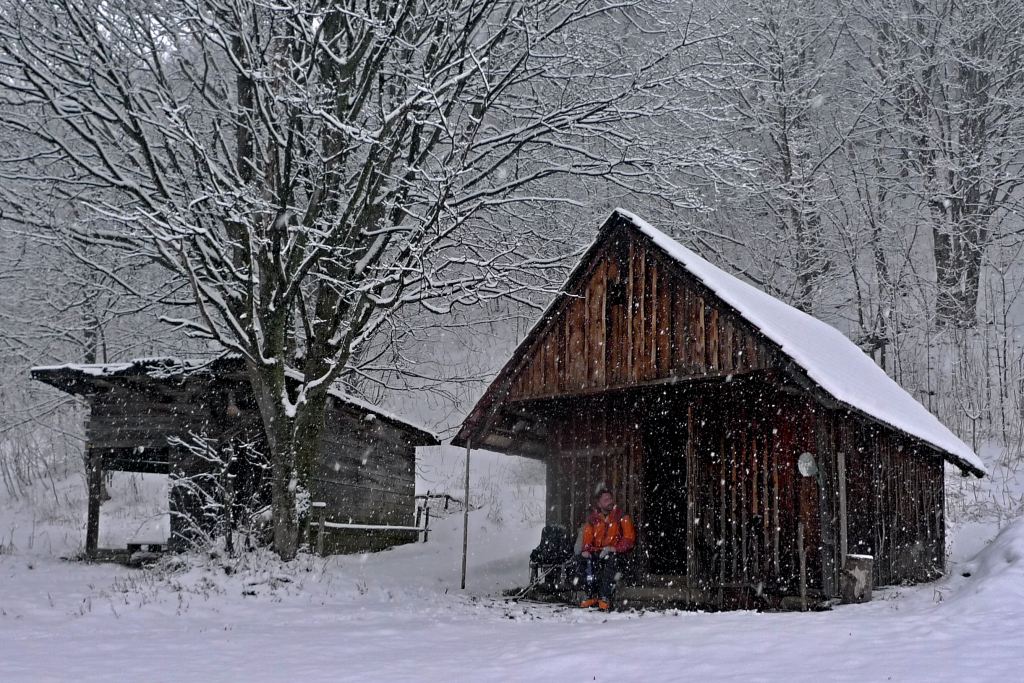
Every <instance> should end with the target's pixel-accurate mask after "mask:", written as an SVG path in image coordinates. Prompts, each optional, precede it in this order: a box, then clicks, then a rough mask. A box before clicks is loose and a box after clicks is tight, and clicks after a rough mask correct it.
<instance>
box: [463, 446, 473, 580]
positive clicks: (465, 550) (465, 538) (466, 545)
mask: <svg viewBox="0 0 1024 683" xmlns="http://www.w3.org/2000/svg"><path fill="white" fill-rule="evenodd" d="M471 447H472V444H471V443H470V440H469V439H466V487H465V492H464V494H463V495H464V498H463V499H462V501H463V502H462V590H466V557H467V553H468V551H469V451H470V448H471Z"/></svg>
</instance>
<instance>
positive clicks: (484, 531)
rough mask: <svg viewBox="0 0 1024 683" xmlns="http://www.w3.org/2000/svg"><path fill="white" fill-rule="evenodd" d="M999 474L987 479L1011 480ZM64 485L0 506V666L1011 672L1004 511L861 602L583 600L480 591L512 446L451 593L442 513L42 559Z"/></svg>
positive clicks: (1017, 544)
mask: <svg viewBox="0 0 1024 683" xmlns="http://www.w3.org/2000/svg"><path fill="white" fill-rule="evenodd" d="M988 464H989V465H990V470H993V469H996V470H998V467H996V468H993V467H992V463H988ZM461 467H462V460H461V456H460V454H459V453H458V452H455V451H451V450H447V449H433V450H431V451H429V452H427V453H425V454H424V457H423V458H422V459H421V465H420V467H419V472H418V475H419V481H418V486H419V488H420V489H421V491H426V490H427V489H430V490H432V491H435V492H437V491H442V490H449V491H452V492H453V493H456V494H457V493H458V489H459V487H460V479H461ZM994 474H995V472H994ZM1003 474H1004V476H1003V477H1002V479H1000V480H999V481H1000V482H1001V483H1000V484H998V485H999V486H1002V487H1003V488H1004V489H1005V490H1010V489H1012V490H1014V491H1020V488H1013V487H1015V486H1016V483H1015V482H1016V479H1015V478H1014V477H1012V476H1006V473H1005V472H1004V473H1003ZM995 481H996V480H993V483H991V484H986V486H989V487H991V486H996V485H997V484H996V483H995ZM1007 482H1009V483H1007ZM80 487H81V485H80V482H78V481H76V480H75V478H74V477H71V478H69V479H67V480H66V481H63V482H61V483H60V485H57V484H56V483H55V484H54V485H53V486H52V487H51V485H50V484H49V483H48V484H47V485H46V487H41V488H40V492H45V491H46V488H53V491H52V492H50V496H51V498H52V499H53V501H54V502H53V505H52V506H51V507H49V508H48V507H47V506H46V504H45V502H44V498H43V497H40V498H38V499H37V500H34V501H20V502H14V501H0V544H3V545H4V547H5V548H7V550H6V551H5V552H0V681H45V680H76V681H87V680H141V681H199V680H204V681H205V680H213V681H225V680H226V681H235V680H238V681H264V680H296V681H304V682H305V681H320V680H323V681H337V680H358V681H366V680H373V681H508V680H524V681H525V680H531V681H533V680H564V681H594V680H596V681H662V680H663V681H679V680H731V679H737V680H746V681H760V680H786V681H804V680H806V681H811V680H813V681H820V680H856V681H884V680H893V681H909V680H931V681H935V680H941V681H1011V680H1021V679H1022V677H1024V673H1022V672H1024V648H1022V647H1021V644H1022V642H1024V640H1022V636H1021V634H1022V633H1024V520H1021V519H1016V520H1013V519H1008V518H1007V517H1006V516H1005V515H1001V516H998V519H997V518H993V517H991V516H984V515H976V516H975V517H974V518H973V519H972V520H971V521H969V522H964V521H960V522H958V523H957V526H956V528H955V529H952V530H951V546H952V549H953V555H952V565H951V571H950V573H949V575H948V576H947V577H946V578H945V579H943V580H941V581H939V582H937V583H935V584H931V585H925V586H918V587H913V588H896V589H887V590H885V591H882V592H879V593H876V600H875V601H874V602H872V603H869V604H865V605H856V606H843V607H840V608H838V609H836V610H834V611H832V612H826V613H814V614H796V613H787V614H758V613H753V612H732V613H719V614H708V613H685V612H674V611H669V612H646V613H613V614H610V615H603V614H599V613H593V612H583V611H580V610H578V609H574V608H566V607H557V606H547V605H536V604H523V603H520V604H517V603H514V602H510V601H506V600H504V599H502V598H501V597H500V591H501V590H502V589H504V588H508V587H512V586H515V585H521V584H522V583H523V582H524V581H525V579H526V574H527V569H526V558H527V555H528V553H529V550H530V549H531V548H532V547H533V546H534V545H535V544H536V542H537V540H538V538H539V529H540V525H541V519H542V517H543V495H544V488H543V476H542V472H541V471H540V470H539V469H538V468H537V467H536V466H535V465H532V464H531V463H528V462H526V461H518V460H516V459H509V458H503V457H499V456H492V455H489V454H479V455H475V457H474V467H473V487H474V490H475V491H476V492H477V493H476V495H477V500H476V502H479V503H481V507H480V508H479V509H477V510H475V511H473V512H472V513H471V515H470V548H471V555H470V562H469V586H468V590H467V591H465V592H463V591H460V590H459V569H460V551H461V543H462V526H461V514H454V515H451V516H448V517H442V518H440V519H438V520H436V522H435V524H433V525H432V526H433V529H434V530H433V533H432V535H431V539H430V542H429V543H426V544H416V545H408V546H403V547H400V548H395V549H392V550H389V551H386V552H382V553H375V554H368V555H355V556H343V557H334V558H330V559H320V558H312V557H303V558H302V559H300V560H298V561H296V562H294V563H291V564H289V565H281V564H280V563H278V562H275V561H274V560H273V559H272V558H270V557H268V556H265V555H258V556H250V557H248V558H246V559H245V560H244V561H238V560H226V559H210V558H206V559H200V558H193V561H192V562H190V563H189V565H188V569H186V570H178V571H169V570H164V571H139V570H131V569H127V568H123V567H117V566H113V565H88V564H82V563H76V562H67V561H62V560H60V559H59V558H58V556H59V555H61V554H67V553H68V552H69V551H73V550H74V549H75V548H76V547H79V546H80V543H81V538H80V534H81V532H80V529H79V528H78V527H79V526H80V525H81V523H80V521H79V518H78V517H76V514H77V515H80V514H81V511H82V510H84V507H82V508H73V507H68V505H67V503H69V502H71V503H75V502H76V501H77V502H82V503H83V505H84V501H81V500H78V499H77V498H76V496H77V495H78V494H77V493H76V491H79V490H80ZM133 487H134V488H133ZM150 488H152V489H153V491H152V492H153V493H154V494H157V493H159V491H158V490H157V489H158V488H159V482H154V481H152V480H151V481H148V482H146V483H144V484H141V485H140V484H139V483H138V482H131V481H121V482H114V485H113V486H112V491H111V493H112V496H113V500H112V501H111V502H110V503H108V504H107V505H106V506H105V508H108V507H109V509H108V510H105V515H106V516H105V517H104V520H105V521H106V520H108V519H110V520H113V521H111V522H110V528H111V529H112V530H117V529H118V528H120V529H121V531H122V532H124V533H128V532H131V531H132V530H133V529H137V528H138V526H137V525H138V522H137V521H136V520H139V519H141V520H143V521H145V520H155V519H158V517H159V513H160V509H159V503H157V502H153V500H156V498H158V496H156V497H154V499H153V500H148V499H147V496H146V494H145V492H146V491H147V490H149V489H150ZM133 491H135V492H136V493H133ZM971 495H973V496H974V499H975V500H979V499H980V497H984V496H989V495H991V491H989V490H988V489H982V490H980V492H979V491H973V490H970V491H965V493H964V497H963V498H957V497H954V498H953V499H952V500H951V505H953V506H960V507H959V508H958V510H960V511H961V512H966V511H967V510H968V507H967V505H968V499H969V498H970V496H971ZM132 496H135V498H134V499H132ZM62 497H63V502H61V500H62ZM119 501H120V502H119ZM126 501H127V502H133V503H134V504H133V505H130V506H129V505H127V503H126ZM30 503H31V504H30ZM76 504H77V503H76ZM129 507H130V508H133V509H135V510H137V511H138V512H137V513H136V515H135V517H132V515H131V514H129V512H128V510H127V508H129ZM976 507H979V509H983V508H984V506H976ZM972 509H973V508H972ZM118 510H120V512H116V511H118ZM961 516H962V517H966V516H967V515H961ZM33 519H34V520H35V522H34V524H33V523H32V520H33ZM117 520H121V521H120V522H117ZM118 525H119V526H118ZM999 526H1001V527H1002V529H1001V531H999V529H998V528H997V527H999ZM30 532H31V533H30ZM111 533H114V532H113V531H112V532H111ZM993 536H995V540H994V541H992V542H990V543H989V542H988V541H989V540H990V539H991V538H993ZM30 538H31V539H32V543H31V546H29V543H28V540H29V539H30ZM12 541H13V543H12ZM12 545H13V547H11V546H12ZM968 575H969V576H968Z"/></svg>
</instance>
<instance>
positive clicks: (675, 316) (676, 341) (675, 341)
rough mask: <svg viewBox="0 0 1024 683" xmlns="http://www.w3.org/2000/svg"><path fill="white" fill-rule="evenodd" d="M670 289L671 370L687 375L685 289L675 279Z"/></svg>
mask: <svg viewBox="0 0 1024 683" xmlns="http://www.w3.org/2000/svg"><path fill="white" fill-rule="evenodd" d="M673 282H674V286H673V288H672V294H673V299H672V363H671V365H672V368H673V370H675V371H676V374H680V375H684V374H688V373H687V367H686V366H687V363H686V335H687V322H688V320H689V313H688V311H687V299H686V296H687V289H686V287H685V286H683V283H682V282H681V281H680V280H678V279H675V280H674V281H673Z"/></svg>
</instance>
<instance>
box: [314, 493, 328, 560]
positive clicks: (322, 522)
mask: <svg viewBox="0 0 1024 683" xmlns="http://www.w3.org/2000/svg"><path fill="white" fill-rule="evenodd" d="M313 515H314V516H315V517H316V526H317V528H316V554H317V555H319V556H321V557H323V554H324V541H325V540H326V539H325V537H326V536H327V503H323V502H317V503H313Z"/></svg>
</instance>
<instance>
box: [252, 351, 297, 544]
mask: <svg viewBox="0 0 1024 683" xmlns="http://www.w3.org/2000/svg"><path fill="white" fill-rule="evenodd" d="M250 380H251V383H252V387H253V393H254V394H255V396H256V403H257V405H258V406H259V409H260V415H261V416H262V418H263V427H264V431H265V432H266V435H267V448H268V449H269V450H270V453H269V454H268V460H269V461H270V476H271V511H272V513H273V525H274V526H273V531H274V540H273V548H274V552H276V553H277V554H278V555H280V557H281V559H283V560H291V559H293V558H294V557H295V555H296V554H297V553H298V551H299V518H298V511H297V509H296V505H295V501H296V496H295V494H296V491H297V490H298V485H299V475H298V471H297V468H296V464H295V463H296V443H295V442H296V439H295V418H294V417H293V416H291V415H289V414H288V410H287V408H286V405H285V394H284V391H285V383H284V370H283V367H282V368H278V367H277V366H273V367H269V368H268V367H253V366H250Z"/></svg>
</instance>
